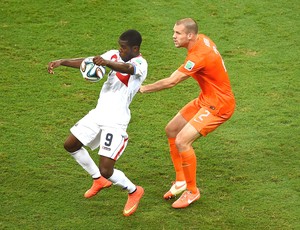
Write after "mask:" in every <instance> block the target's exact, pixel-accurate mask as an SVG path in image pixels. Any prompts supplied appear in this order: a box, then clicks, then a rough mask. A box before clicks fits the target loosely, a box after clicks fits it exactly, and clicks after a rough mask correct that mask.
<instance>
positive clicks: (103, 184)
mask: <svg viewBox="0 0 300 230" xmlns="http://www.w3.org/2000/svg"><path fill="white" fill-rule="evenodd" d="M111 185H112V182H111V181H109V180H107V179H105V178H104V177H103V176H101V177H100V178H98V179H94V182H93V185H92V187H91V188H90V189H89V190H87V191H86V192H85V194H84V197H85V198H91V197H93V196H95V195H96V194H97V193H98V192H100V190H101V189H103V188H108V187H110V186H111Z"/></svg>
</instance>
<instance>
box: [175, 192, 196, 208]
mask: <svg viewBox="0 0 300 230" xmlns="http://www.w3.org/2000/svg"><path fill="white" fill-rule="evenodd" d="M199 199H200V192H199V189H197V192H196V193H195V194H194V193H192V192H191V191H185V192H184V193H182V195H181V196H180V197H179V199H178V200H176V201H175V202H174V203H173V204H172V207H173V208H186V207H187V206H189V205H190V204H191V203H193V202H194V201H196V200H199Z"/></svg>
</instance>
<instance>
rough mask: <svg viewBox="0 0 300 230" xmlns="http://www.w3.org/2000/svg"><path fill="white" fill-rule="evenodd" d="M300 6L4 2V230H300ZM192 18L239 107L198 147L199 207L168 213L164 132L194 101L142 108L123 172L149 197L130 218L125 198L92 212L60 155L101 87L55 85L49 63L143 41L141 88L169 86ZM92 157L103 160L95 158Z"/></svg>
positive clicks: (104, 198)
mask: <svg viewBox="0 0 300 230" xmlns="http://www.w3.org/2000/svg"><path fill="white" fill-rule="evenodd" d="M299 14H300V5H299V2H298V1H296V0H288V1H283V0H275V1H251V0H245V1H238V0H235V1H178V0H172V1H144V0H140V1H137V0H129V1H104V0H103V1H96V0H90V1H79V0H69V1H58V0H54V1H44V0H42V1H33V0H27V1H25V0H24V1H23V0H2V1H1V2H0V53H1V60H0V92H1V93H0V107H1V110H0V129H1V131H0V161H1V171H0V180H1V187H0V196H1V203H0V205H1V208H0V229H89V230H91V229H205V230H206V229H280V230H281V229H300V218H299V217H300V170H299V168H300V156H299V154H300V148H299V147H300V146H299V140H300V129H299V125H300V124H299V123H300V121H299V114H300V109H299V108H300V107H299V102H300V94H299V92H300V84H299V83H300V80H299V76H300V71H299V66H300V61H299V60H300V59H299V40H300V20H299ZM183 17H193V18H195V19H196V20H197V21H198V22H199V26H200V31H201V33H205V34H206V35H208V36H210V37H211V38H212V39H213V40H214V41H215V42H216V44H217V45H218V50H219V51H220V52H221V54H222V56H223V59H224V61H225V63H226V67H227V69H228V72H229V74H230V77H231V84H232V87H233V90H234V93H235V96H236V99H237V108H236V112H235V114H234V116H233V117H232V118H231V120H229V121H228V122H227V123H226V124H224V125H223V126H221V127H220V128H219V129H217V130H216V131H215V132H213V133H211V134H210V135H209V136H207V137H206V138H203V139H201V140H198V141H197V142H196V143H195V145H194V148H195V150H196V153H197V158H198V168H197V183H198V186H199V187H200V189H201V194H202V198H201V199H200V200H199V201H198V202H196V203H195V204H193V205H191V206H190V207H188V208H186V209H184V210H174V209H172V208H171V204H172V202H171V201H164V200H163V199H162V195H163V194H164V192H166V191H167V190H168V189H169V187H170V185H171V181H172V180H174V173H173V168H172V164H171V160H170V158H169V153H168V146H167V141H166V138H165V134H164V126H165V125H166V124H167V122H168V121H169V120H170V119H171V118H172V117H173V116H174V115H175V114H176V113H177V111H178V110H179V109H180V108H181V107H182V106H183V105H184V104H185V103H187V102H188V101H189V100H191V99H192V98H194V97H196V96H197V95H198V93H199V89H198V87H197V85H196V84H195V82H194V81H193V80H187V81H186V82H184V83H182V84H181V85H178V86H176V87H175V88H173V89H169V90H165V91H162V92H158V93H153V94H145V95H141V94H139V95H137V96H136V98H135V99H134V101H133V103H132V106H131V110H132V122H131V124H130V126H129V128H128V133H129V136H130V141H129V145H128V147H127V149H126V151H125V153H124V155H123V156H122V157H121V158H120V160H119V161H118V162H117V165H116V167H117V168H119V169H121V170H122V171H124V172H125V173H126V175H127V176H128V177H129V178H131V179H132V180H133V181H134V182H135V183H137V184H140V185H142V186H143V187H144V188H145V196H144V198H143V199H142V201H141V203H140V206H139V208H138V211H137V212H136V213H135V214H134V215H133V216H131V217H127V218H126V217H123V216H122V210H123V206H124V204H125V202H126V199H127V195H126V193H125V192H123V191H121V190H120V189H119V188H118V187H116V186H114V187H113V188H111V189H107V190H103V191H101V193H100V194H98V195H97V196H96V197H94V198H92V199H90V200H85V199H84V198H83V193H84V192H85V190H86V189H87V188H89V187H90V185H91V179H90V178H89V176H88V175H87V174H86V173H85V171H84V170H82V169H81V168H80V166H79V165H77V163H76V162H75V161H74V159H73V158H71V157H70V156H69V155H68V153H66V152H65V150H64V149H63V142H64V140H65V138H66V136H67V135H68V133H69V128H70V127H71V126H72V125H73V124H74V123H75V122H76V121H77V120H79V119H80V118H81V117H83V116H84V115H85V114H86V113H87V112H88V111H89V110H90V109H92V108H94V106H95V105H96V101H97V99H98V94H99V89H100V88H101V85H102V83H101V82H100V83H96V84H92V83H88V82H86V81H84V80H83V79H82V78H81V76H80V73H79V71H78V70H76V69H71V68H64V67H61V68H59V69H56V71H55V75H49V74H47V71H46V67H47V63H48V62H49V61H51V60H54V59H59V58H71V57H85V56H92V55H96V54H100V53H103V52H104V51H106V50H109V49H112V48H117V39H118V35H119V34H120V33H121V32H123V31H124V30H126V29H129V28H135V29H137V30H139V31H140V32H141V33H142V35H143V44H142V50H141V51H142V53H143V56H144V57H145V58H146V59H147V60H148V64H149V74H148V77H147V80H146V83H151V82H154V81H156V80H158V79H161V78H163V77H166V76H168V75H169V74H170V73H171V72H172V71H173V70H175V69H176V68H177V67H178V66H179V65H180V64H181V63H182V62H183V60H184V58H185V54H186V51H185V50H184V49H176V48H174V45H173V42H172V29H173V25H174V23H175V21H176V20H178V19H180V18H183ZM91 155H92V156H93V158H94V159H95V161H98V156H97V151H95V152H91Z"/></svg>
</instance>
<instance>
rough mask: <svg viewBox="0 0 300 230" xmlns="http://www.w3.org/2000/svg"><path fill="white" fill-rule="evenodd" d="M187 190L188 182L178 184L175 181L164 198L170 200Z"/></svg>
mask: <svg viewBox="0 0 300 230" xmlns="http://www.w3.org/2000/svg"><path fill="white" fill-rule="evenodd" d="M184 190H186V183H182V184H181V185H177V184H176V182H174V183H173V185H172V187H171V188H170V190H169V191H168V192H166V193H165V195H164V199H166V200H169V199H172V198H174V197H175V196H176V195H178V194H180V193H182V192H183V191H184Z"/></svg>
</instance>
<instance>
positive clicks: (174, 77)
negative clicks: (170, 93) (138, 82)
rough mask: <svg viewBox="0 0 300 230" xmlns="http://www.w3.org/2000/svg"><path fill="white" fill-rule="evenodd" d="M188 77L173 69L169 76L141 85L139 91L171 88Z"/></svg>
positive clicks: (147, 91) (149, 91) (146, 91)
mask: <svg viewBox="0 0 300 230" xmlns="http://www.w3.org/2000/svg"><path fill="white" fill-rule="evenodd" d="M189 77H190V76H188V75H186V74H185V73H182V72H180V71H178V70H175V71H174V72H173V73H172V74H171V76H170V77H167V78H164V79H162V80H159V81H157V82H154V83H152V84H149V85H144V86H141V88H140V90H139V91H140V92H141V93H151V92H156V91H160V90H163V89H168V88H172V87H174V86H175V85H177V84H178V83H180V82H182V81H184V80H186V79H188V78H189Z"/></svg>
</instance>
